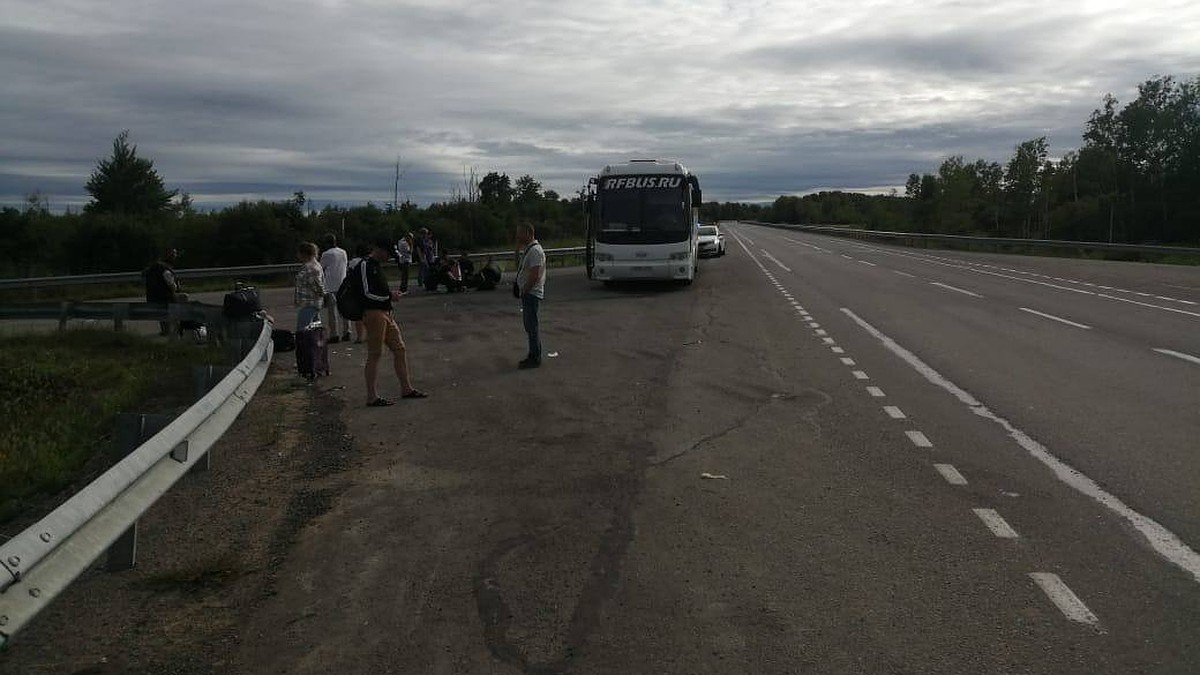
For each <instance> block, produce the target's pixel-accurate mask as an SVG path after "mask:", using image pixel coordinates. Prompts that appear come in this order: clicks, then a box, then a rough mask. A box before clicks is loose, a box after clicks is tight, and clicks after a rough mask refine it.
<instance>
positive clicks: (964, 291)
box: [929, 281, 983, 298]
mask: <svg viewBox="0 0 1200 675" xmlns="http://www.w3.org/2000/svg"><path fill="white" fill-rule="evenodd" d="M929 283H930V285H933V286H941V287H942V288H945V289H946V290H949V291H954V292H956V293H962V294H963V295H969V296H971V297H972V298H982V297H983V296H982V295H980V294H978V293H975V292H974V291H968V290H965V289H962V288H958V287H956V286H951V285H950V284H943V283H941V282H940V281H931V282H929Z"/></svg>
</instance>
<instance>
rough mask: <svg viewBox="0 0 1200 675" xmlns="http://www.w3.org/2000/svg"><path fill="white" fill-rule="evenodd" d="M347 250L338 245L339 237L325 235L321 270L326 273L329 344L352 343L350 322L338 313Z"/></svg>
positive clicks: (344, 275)
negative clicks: (338, 291)
mask: <svg viewBox="0 0 1200 675" xmlns="http://www.w3.org/2000/svg"><path fill="white" fill-rule="evenodd" d="M346 263H347V260H346V250H345V249H343V248H341V247H339V246H338V245H337V237H336V236H335V235H334V234H333V233H332V232H330V233H329V234H327V235H325V252H324V253H322V254H321V270H322V271H323V272H324V273H325V319H326V321H325V323H326V325H328V326H329V344H335V343H337V342H341V341H343V340H344V341H346V342H349V341H350V322H349V321H348V320H347V319H346V318H345V317H343V316H342V315H341V313H340V312H338V309H337V290H338V287H339V286H341V285H342V280H343V279H345V278H346Z"/></svg>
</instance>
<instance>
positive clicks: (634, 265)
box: [592, 260, 693, 281]
mask: <svg viewBox="0 0 1200 675" xmlns="http://www.w3.org/2000/svg"><path fill="white" fill-rule="evenodd" d="M692 270H693V265H692V263H690V262H688V261H687V260H652V261H647V260H638V261H634V262H624V261H605V262H597V263H596V267H595V269H594V270H593V273H592V276H593V278H595V279H599V280H600V281H635V280H642V279H691V278H692V276H693V272H692Z"/></svg>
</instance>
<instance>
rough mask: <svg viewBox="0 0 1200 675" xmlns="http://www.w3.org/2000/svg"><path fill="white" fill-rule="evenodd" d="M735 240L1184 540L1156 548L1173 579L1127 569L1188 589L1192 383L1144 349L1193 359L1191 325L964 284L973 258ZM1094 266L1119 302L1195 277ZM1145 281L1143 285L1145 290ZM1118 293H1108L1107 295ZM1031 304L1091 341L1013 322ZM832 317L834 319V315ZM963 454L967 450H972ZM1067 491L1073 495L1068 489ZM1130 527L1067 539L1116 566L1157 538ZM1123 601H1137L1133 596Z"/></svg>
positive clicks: (1195, 394)
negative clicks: (768, 255)
mask: <svg viewBox="0 0 1200 675" xmlns="http://www.w3.org/2000/svg"><path fill="white" fill-rule="evenodd" d="M737 231H739V232H745V233H747V234H749V235H750V236H751V237H752V238H753V240H754V241H755V243H756V245H758V246H760V247H763V249H764V250H767V249H770V250H771V251H772V252H773V253H774V257H776V258H778V259H780V262H781V263H782V264H783V265H784V266H786V267H787V268H788V269H790V270H792V272H791V273H783V272H782V270H777V272H779V273H780V274H781V276H784V277H788V278H789V279H790V281H791V283H793V284H795V286H796V287H797V288H798V289H799V290H797V291H796V292H797V294H799V295H811V296H813V297H815V298H819V299H820V301H822V302H827V303H828V305H829V309H830V311H835V310H841V309H842V308H843V307H846V306H848V305H849V306H853V308H854V310H853V311H855V312H856V314H857V315H862V316H864V317H867V321H868V322H870V323H871V324H872V325H873V326H878V327H879V328H878V329H877V330H879V331H881V332H882V333H883V334H886V335H887V336H890V337H891V338H892V339H894V340H895V341H896V342H898V343H900V344H902V345H907V346H908V347H909V348H910V349H911V350H912V351H913V352H915V353H916V354H919V358H920V359H921V360H922V361H923V362H925V363H927V364H933V369H934V370H936V371H937V372H938V373H941V374H945V375H946V376H947V378H948V379H949V380H950V381H952V382H954V383H956V384H958V385H959V386H961V387H962V388H963V389H965V390H966V391H967V392H969V393H970V395H971V396H973V397H974V398H976V399H978V401H981V402H982V403H983V404H984V405H987V406H988V407H989V408H990V409H991V410H993V411H996V412H998V413H999V414H1000V416H1002V417H1005V418H1006V419H1007V420H1010V421H1011V424H1012V426H1014V427H1015V428H1017V429H1020V430H1022V431H1024V432H1026V433H1027V434H1028V436H1029V437H1030V438H1028V439H1026V440H1036V441H1039V442H1040V443H1039V445H1044V449H1048V450H1049V452H1051V453H1053V455H1055V456H1057V457H1059V458H1062V459H1064V460H1067V461H1068V463H1070V464H1071V465H1072V466H1074V467H1075V468H1078V469H1081V470H1082V471H1083V473H1084V474H1087V475H1088V476H1090V477H1091V478H1093V479H1095V480H1096V481H1097V482H1098V483H1099V487H1100V488H1101V489H1103V490H1106V491H1107V493H1108V496H1112V497H1115V498H1117V499H1120V500H1122V501H1123V502H1124V503H1125V504H1126V505H1128V506H1129V507H1132V508H1133V509H1134V510H1135V511H1137V512H1139V513H1140V514H1144V515H1146V516H1149V517H1151V518H1153V519H1154V520H1156V521H1158V522H1159V523H1162V524H1164V525H1166V526H1167V528H1168V529H1169V530H1171V533H1174V534H1177V535H1178V536H1179V537H1180V539H1181V540H1182V542H1175V543H1174V544H1169V543H1168V544H1164V545H1160V546H1158V547H1157V548H1158V550H1159V551H1160V552H1166V553H1168V554H1172V557H1173V558H1174V559H1175V561H1176V563H1177V564H1179V566H1180V567H1177V568H1176V570H1174V571H1167V572H1162V573H1159V572H1158V570H1157V568H1158V567H1160V565H1158V564H1155V563H1153V562H1150V561H1142V562H1140V563H1137V564H1136V565H1134V566H1133V567H1130V568H1128V569H1130V570H1138V571H1140V572H1142V573H1144V574H1147V576H1148V578H1147V583H1159V582H1160V581H1161V578H1162V577H1163V575H1164V574H1165V575H1166V577H1171V576H1173V575H1178V573H1179V572H1181V571H1182V569H1181V568H1184V569H1187V570H1189V571H1188V572H1184V573H1183V575H1182V576H1183V578H1187V579H1189V580H1190V581H1191V582H1192V583H1194V582H1195V578H1194V574H1195V571H1196V569H1197V567H1196V560H1195V556H1194V552H1191V551H1186V550H1182V551H1181V550H1179V548H1180V546H1183V547H1187V546H1189V545H1190V547H1191V548H1192V549H1194V548H1195V546H1196V542H1197V539H1196V536H1197V530H1196V523H1197V518H1196V516H1197V501H1196V498H1197V494H1198V489H1197V488H1198V487H1200V486H1198V483H1197V476H1198V474H1197V467H1196V462H1195V458H1194V453H1195V449H1196V444H1197V441H1196V439H1197V438H1200V415H1198V414H1197V410H1200V371H1197V369H1196V368H1195V367H1194V366H1193V364H1192V363H1190V362H1188V361H1186V360H1181V359H1175V358H1169V357H1167V356H1165V355H1162V354H1160V353H1157V352H1153V351H1151V348H1150V346H1152V345H1154V344H1162V343H1170V342H1172V341H1174V343H1175V344H1179V345H1181V346H1182V350H1184V351H1185V352H1186V350H1194V349H1195V346H1196V335H1197V331H1196V329H1195V326H1194V325H1189V323H1188V322H1189V321H1191V319H1192V317H1190V316H1189V315H1187V314H1181V313H1179V312H1166V311H1162V310H1159V309H1157V308H1150V307H1142V306H1134V307H1135V310H1136V311H1124V310H1122V311H1119V312H1118V311H1116V310H1114V309H1113V307H1117V306H1119V305H1118V301H1109V305H1107V306H1101V305H1098V304H1097V303H1096V302H1095V301H1101V302H1103V301H1108V300H1109V299H1108V298H1094V299H1092V298H1089V297H1088V296H1082V297H1083V300H1078V299H1076V297H1075V296H1080V294H1078V293H1074V292H1072V291H1065V290H1061V289H1049V291H1054V292H1057V293H1061V294H1064V295H1069V296H1071V297H1070V298H1069V299H1068V300H1063V299H1062V298H1061V297H1055V296H1054V294H1053V293H1051V292H1049V291H1048V290H1044V289H1047V287H1044V286H1040V285H1037V284H1032V285H1031V284H1026V283H1024V282H1018V281H1015V280H1010V279H1006V278H1002V277H992V276H991V275H980V276H979V277H978V278H976V279H974V280H972V278H971V276H972V275H971V274H970V273H968V272H964V271H963V267H969V266H972V265H980V264H981V263H982V264H994V263H993V262H988V261H986V260H983V261H981V260H980V259H979V257H978V256H973V255H971V254H940V253H939V254H936V259H937V261H938V262H940V263H946V262H949V263H952V264H951V265H949V266H948V265H945V264H939V265H932V266H929V265H926V264H925V261H924V260H922V259H921V258H924V257H926V256H927V255H929V254H924V253H916V254H914V253H912V252H909V251H905V250H903V249H899V250H895V249H891V247H877V246H874V245H871V246H863V245H861V244H859V243H857V242H848V241H844V240H837V239H830V238H826V237H815V236H811V235H795V234H794V233H786V234H784V233H780V232H778V231H766V230H762V229H760V228H746V227H741V228H737ZM789 247H790V248H789ZM777 248H778V249H781V250H782V251H783V252H779V251H776V250H775V249H777ZM992 257H993V258H994V256H992ZM867 263H871V264H867ZM768 264H770V263H768ZM1003 264H1004V265H1005V266H1007V268H1008V269H1009V270H1016V269H1017V268H1024V271H1028V268H1029V267H1035V268H1036V267H1041V268H1046V267H1050V266H1052V265H1053V261H1048V260H1046V259H1027V258H1021V257H1009V258H1008V259H1007V260H1005V261H1004V262H1003ZM1076 266H1078V265H1076ZM1096 266H1097V268H1098V269H1102V270H1103V272H1104V274H1106V275H1107V276H1108V277H1109V278H1107V279H1106V280H1105V282H1107V283H1104V285H1113V286H1120V285H1124V286H1125V287H1126V288H1139V287H1143V288H1144V287H1145V286H1146V285H1149V286H1152V287H1153V286H1162V285H1163V283H1162V282H1163V281H1164V279H1169V280H1171V281H1172V282H1173V286H1174V287H1177V290H1182V291H1187V290H1188V288H1187V287H1188V286H1189V284H1191V283H1194V281H1192V280H1194V279H1195V275H1196V271H1195V270H1194V268H1158V266H1152V267H1151V268H1149V269H1146V270H1145V271H1144V272H1143V269H1142V268H1141V267H1140V266H1138V265H1123V266H1120V267H1115V266H1113V265H1111V264H1108V265H1106V264H1104V263H1096ZM1114 270H1119V271H1120V272H1123V273H1124V276H1123V277H1122V276H1121V275H1120V274H1116V273H1115V272H1114ZM1038 273H1042V274H1044V272H1038ZM1143 274H1144V275H1145V276H1147V277H1149V278H1150V282H1149V283H1148V284H1147V283H1146V281H1145V280H1144V279H1143V278H1142V276H1143ZM889 275H896V276H892V277H890V278H889ZM1047 276H1053V275H1052V274H1048V275H1047ZM1114 277H1116V278H1114ZM1155 277H1158V278H1157V279H1155ZM1079 281H1082V280H1079ZM1059 283H1061V282H1056V285H1058V284H1059ZM1085 283H1091V284H1094V285H1093V286H1086V285H1084V283H1079V284H1076V285H1078V286H1080V287H1082V288H1095V287H1096V286H1097V285H1100V284H1101V283H1102V282H1097V281H1087V282H1085ZM934 284H941V285H934ZM1014 289H1017V290H1014ZM1021 289H1033V290H1034V291H1036V293H1031V291H1029V290H1025V291H1024V295H1022V292H1021ZM1119 292H1120V291H1115V290H1110V291H1107V292H1106V294H1113V295H1115V294H1116V293H1119ZM1141 292H1147V291H1141ZM1031 294H1032V295H1035V296H1036V297H1030V295H1031ZM1191 301H1193V300H1191V298H1190V297H1189V296H1188V295H1187V294H1186V293H1183V294H1181V293H1176V295H1175V296H1174V297H1172V298H1169V299H1157V300H1156V302H1157V303H1160V304H1165V305H1167V306H1173V307H1190V305H1188V304H1187V303H1188V302H1191ZM1034 302H1041V303H1047V302H1051V303H1055V304H1052V305H1051V308H1050V309H1048V310H1047V312H1046V313H1050V312H1051V311H1053V312H1054V313H1056V314H1057V315H1058V316H1074V317H1079V319H1078V321H1079V322H1080V323H1081V324H1082V323H1083V322H1087V323H1089V324H1093V325H1094V326H1095V328H1094V329H1091V330H1089V329H1084V328H1081V327H1079V326H1071V325H1069V324H1062V323H1061V322H1058V321H1053V320H1045V321H1043V318H1044V317H1040V316H1037V315H1031V316H1028V317H1024V318H1023V317H1021V316H1020V314H1022V313H1021V312H1019V311H1014V309H1015V308H1018V307H1021V306H1026V307H1027V306H1030V305H1033V304H1034ZM1170 303H1173V304H1170ZM1124 304H1128V303H1124ZM1034 306H1037V305H1034ZM1068 312H1071V313H1070V314H1068ZM838 313H840V314H842V315H843V316H845V313H844V312H840V311H838ZM1031 321H1033V322H1035V323H1031ZM1036 322H1041V323H1040V324H1039V323H1036ZM1129 324H1133V325H1134V327H1132V328H1131V327H1130V325H1129ZM840 325H841V327H844V328H846V329H848V330H852V331H858V332H859V333H861V332H863V327H862V326H861V325H857V322H854V321H842V322H840ZM872 341H873V342H874V343H875V345H876V346H878V345H879V340H878V339H875V338H870V339H869V340H868V341H867V342H866V343H864V348H869V347H870V346H871V345H870V343H871V342H872ZM1192 353H1194V352H1192ZM893 356H894V355H893ZM893 360H894V359H893ZM884 365H887V364H886V363H885V364H884ZM905 367H908V366H907V364H906V365H905ZM910 369H911V368H910ZM914 393H915V391H914ZM942 394H943V395H946V392H942ZM962 440H963V442H966V443H967V444H968V446H969V439H967V438H964V439H962ZM1010 447H1014V444H1012V443H1010ZM1031 454H1032V453H1031ZM989 459H993V460H994V459H995V457H989ZM1060 468H1061V467H1060ZM990 469H991V470H997V472H998V473H1002V472H1014V473H1010V474H1009V475H1010V476H1014V477H1016V476H1021V475H1022V474H1021V472H1020V471H1019V470H1020V467H1019V466H1009V467H1005V468H1003V469H997V468H996V467H990ZM1069 480H1070V481H1071V482H1075V483H1080V482H1082V481H1081V480H1080V479H1079V478H1078V477H1077V476H1076V477H1069ZM1002 489H1003V488H1002ZM1008 489H1011V488H1008ZM1006 491H1007V489H1006ZM1067 501H1070V500H1069V499H1068V500H1067ZM1023 503H1027V501H1023ZM1045 507H1046V509H1045V512H1043V513H1040V514H1039V513H1038V512H1037V510H1029V516H1028V517H1029V518H1031V519H1044V518H1045V517H1046V516H1047V515H1052V516H1054V517H1057V514H1054V511H1053V509H1055V508H1058V507H1056V506H1055V505H1054V503H1047V504H1046V505H1045ZM1108 510H1109V511H1110V514H1111V513H1112V510H1111V509H1108ZM1136 515H1137V514H1133V515H1130V514H1128V513H1127V514H1126V515H1125V517H1124V518H1120V517H1118V518H1117V522H1116V523H1115V524H1116V525H1117V527H1118V530H1117V531H1111V530H1110V531H1105V530H1104V529H1103V528H1090V527H1088V525H1087V521H1080V523H1078V524H1077V525H1076V528H1077V529H1076V531H1077V532H1086V537H1087V538H1089V539H1091V540H1092V541H1093V542H1095V543H1097V544H1103V545H1104V546H1108V547H1109V548H1111V549H1112V550H1110V551H1109V552H1108V553H1106V552H1105V551H1103V550H1096V551H1094V552H1093V553H1090V554H1088V556H1087V557H1082V556H1081V559H1083V560H1088V561H1099V560H1106V561H1107V560H1110V559H1111V557H1112V556H1114V555H1118V556H1120V555H1125V553H1117V551H1118V550H1120V549H1123V548H1125V547H1126V546H1125V544H1124V543H1123V541H1124V540H1127V539H1128V538H1129V537H1132V538H1133V544H1134V545H1135V546H1143V547H1145V546H1146V545H1147V544H1148V541H1149V540H1148V539H1147V538H1145V537H1144V536H1142V535H1139V534H1136V533H1132V530H1133V528H1134V527H1139V528H1141V529H1142V530H1144V531H1146V532H1148V533H1149V536H1150V537H1152V538H1159V537H1160V536H1161V535H1163V533H1162V532H1161V531H1154V529H1153V528H1152V527H1151V526H1149V525H1147V524H1145V523H1141V522H1139V521H1138V520H1137V518H1136ZM1063 525H1064V526H1065V525H1068V523H1066V522H1064V523H1063ZM1069 531H1070V530H1069V529H1068V530H1067V532H1069ZM1169 534H1170V533H1168V535H1167V536H1169ZM1060 536H1062V537H1063V538H1064V539H1065V540H1066V541H1074V542H1075V543H1073V544H1072V546H1081V545H1083V544H1086V543H1087V542H1084V541H1079V540H1080V537H1078V536H1070V535H1067V534H1066V532H1064V533H1061V534H1060ZM1101 548H1103V546H1102V547H1101ZM1093 555H1094V556H1098V557H1095V558H1093V557H1091V556H1093ZM1105 564H1107V562H1106V563H1105ZM1095 583H1096V584H1097V587H1098V588H1100V589H1105V588H1106V586H1105V584H1106V583H1108V582H1106V581H1103V580H1102V579H1097V580H1096V582H1095ZM1130 592H1134V593H1137V592H1140V591H1139V589H1137V588H1132V589H1130ZM1181 592H1186V591H1181ZM1117 611H1118V612H1119V611H1121V610H1117Z"/></svg>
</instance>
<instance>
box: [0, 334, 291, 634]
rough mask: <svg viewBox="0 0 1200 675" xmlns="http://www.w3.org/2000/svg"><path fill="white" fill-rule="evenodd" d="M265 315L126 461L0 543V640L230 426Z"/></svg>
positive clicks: (261, 344)
mask: <svg viewBox="0 0 1200 675" xmlns="http://www.w3.org/2000/svg"><path fill="white" fill-rule="evenodd" d="M273 353H274V347H273V344H272V342H271V324H270V323H268V322H266V321H264V322H262V328H261V330H260V332H259V334H258V339H257V341H256V342H255V343H254V345H253V347H252V348H251V349H250V351H249V353H248V354H247V355H246V356H245V357H244V358H243V359H242V360H241V362H240V363H238V365H237V366H235V367H234V368H233V370H231V371H230V373H229V374H228V375H226V376H225V377H224V378H223V379H222V380H221V381H220V382H218V383H217V384H216V386H214V387H213V388H212V389H211V390H210V391H209V392H208V393H207V394H205V395H204V397H203V398H201V399H200V400H199V401H197V402H196V403H195V404H194V405H192V406H191V407H190V408H188V409H187V411H185V412H184V413H183V414H181V415H180V416H179V417H177V418H175V420H174V421H172V422H171V423H170V424H168V425H167V426H166V427H165V428H164V429H163V430H162V431H160V432H158V433H157V434H155V435H154V436H152V437H151V438H150V439H149V440H147V441H146V442H145V443H142V444H141V445H140V446H138V447H137V448H136V449H135V450H134V451H133V452H131V453H130V454H129V455H128V456H127V457H125V459H123V460H121V461H120V462H118V463H117V464H115V465H114V466H113V467H112V468H111V469H109V470H108V471H106V472H105V473H104V474H103V475H102V476H100V477H99V478H97V479H96V480H95V481H93V482H92V483H90V484H89V485H88V486H87V487H85V488H83V489H82V490H80V491H79V492H78V493H76V494H75V495H74V496H72V497H71V498H70V499H69V500H67V502H66V503H64V504H63V505H62V506H60V507H58V508H57V509H55V510H54V511H53V512H51V513H50V514H49V515H48V516H46V517H45V518H42V519H41V520H39V521H38V522H37V523H35V524H34V525H32V526H30V527H29V528H27V529H26V530H24V531H23V532H21V533H20V534H18V535H16V536H15V537H13V538H12V539H10V540H8V541H6V542H4V544H3V545H0V645H3V644H4V643H5V642H7V641H8V640H9V639H10V638H11V637H12V636H13V634H15V633H16V632H17V631H19V630H20V629H21V628H22V627H23V626H25V625H26V624H27V623H29V621H30V620H32V619H33V617H34V616H35V615H37V613H38V612H39V611H41V610H42V609H43V608H45V607H46V606H47V605H48V604H49V603H50V602H51V601H52V600H53V599H54V598H55V597H56V596H57V595H58V594H59V593H61V592H62V591H63V589H65V588H66V587H67V586H68V585H69V584H70V583H71V582H72V581H74V580H75V578H76V577H78V576H79V575H80V574H81V573H83V571H84V570H86V569H87V568H88V567H90V566H91V565H92V563H93V561H95V560H96V559H97V558H98V557H99V556H100V555H101V554H103V553H104V552H105V551H106V550H108V548H109V547H110V546H112V545H113V543H114V542H116V541H117V540H118V539H119V538H121V537H122V536H123V535H125V534H126V533H127V532H129V531H130V530H131V528H133V527H135V525H136V523H137V520H138V518H139V517H140V516H141V515H142V514H143V513H145V512H146V510H147V509H149V508H150V507H151V506H152V505H153V504H154V503H155V502H156V501H157V500H158V498H159V497H161V496H162V495H163V494H165V493H166V491H167V490H168V489H169V488H170V487H171V486H172V485H174V484H175V482H176V481H178V480H179V479H180V478H181V477H182V476H183V475H184V474H186V473H187V472H188V471H189V470H190V469H191V468H192V467H193V465H195V464H196V463H197V462H199V461H200V459H201V458H202V457H204V456H205V455H206V453H208V451H209V449H210V448H211V447H212V446H213V444H214V443H216V441H217V440H218V439H219V438H220V437H221V436H222V435H223V434H224V433H225V431H226V430H227V429H229V427H230V425H232V424H233V421H234V419H236V418H237V416H238V414H239V413H241V411H242V409H243V408H244V407H245V406H246V403H247V402H248V401H249V400H250V398H251V397H253V396H254V393H255V392H256V391H258V388H259V385H261V384H262V382H263V379H264V378H265V377H266V374H267V369H268V367H269V366H270V363H271V357H272V355H273Z"/></svg>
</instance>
